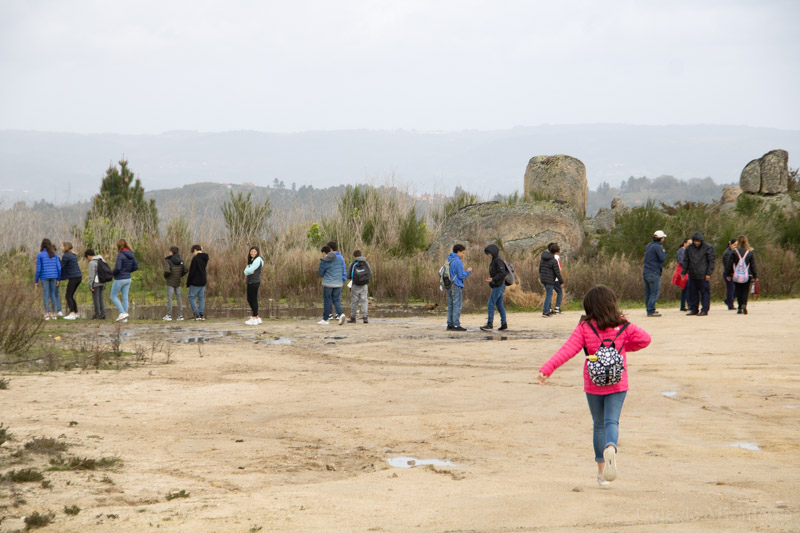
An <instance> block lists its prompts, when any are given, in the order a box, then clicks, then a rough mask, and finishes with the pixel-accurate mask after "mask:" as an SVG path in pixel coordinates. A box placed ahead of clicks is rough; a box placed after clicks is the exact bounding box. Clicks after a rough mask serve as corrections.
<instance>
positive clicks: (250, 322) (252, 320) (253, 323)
mask: <svg viewBox="0 0 800 533" xmlns="http://www.w3.org/2000/svg"><path fill="white" fill-rule="evenodd" d="M245 324H247V325H248V326H257V325H258V321H257V320H256V319H255V318H250V319H248V320H247V322H245Z"/></svg>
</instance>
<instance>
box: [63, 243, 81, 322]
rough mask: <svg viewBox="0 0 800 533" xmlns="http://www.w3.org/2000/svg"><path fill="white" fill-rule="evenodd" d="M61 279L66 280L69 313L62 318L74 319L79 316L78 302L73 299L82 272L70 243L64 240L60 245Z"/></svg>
mask: <svg viewBox="0 0 800 533" xmlns="http://www.w3.org/2000/svg"><path fill="white" fill-rule="evenodd" d="M61 252H62V255H61V281H65V280H66V282H67V296H66V297H67V307H68V308H69V314H68V315H67V316H65V317H64V320H75V319H76V318H80V315H79V314H78V303H77V302H76V301H75V291H76V290H77V289H78V285H80V284H81V280H82V279H83V274H82V273H81V268H80V266H79V265H78V256H77V255H75V254H74V253H73V252H72V243H71V242H65V243H63V244H62V245H61Z"/></svg>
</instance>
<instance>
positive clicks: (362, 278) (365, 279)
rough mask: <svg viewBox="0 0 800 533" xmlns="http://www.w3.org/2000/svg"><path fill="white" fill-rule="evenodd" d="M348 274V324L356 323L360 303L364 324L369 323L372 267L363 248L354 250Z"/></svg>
mask: <svg viewBox="0 0 800 533" xmlns="http://www.w3.org/2000/svg"><path fill="white" fill-rule="evenodd" d="M347 276H348V277H349V278H350V281H351V285H350V318H349V319H348V320H347V323H348V324H355V322H356V313H357V312H358V306H359V303H360V304H361V316H362V318H363V320H364V324H368V323H369V319H368V312H367V311H368V306H369V302H368V296H369V280H370V279H372V268H370V266H369V263H368V262H367V258H366V257H364V256H363V255H361V250H356V251H354V252H353V263H352V264H351V265H350V267H349V268H348V269H347Z"/></svg>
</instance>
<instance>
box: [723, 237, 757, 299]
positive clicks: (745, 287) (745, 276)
mask: <svg viewBox="0 0 800 533" xmlns="http://www.w3.org/2000/svg"><path fill="white" fill-rule="evenodd" d="M737 241H738V244H739V248H738V249H736V250H734V255H733V258H732V260H731V261H730V264H728V265H726V266H725V279H726V280H729V281H731V282H733V284H734V286H735V291H736V303H737V304H738V306H739V307H738V309H739V310H738V311H737V312H736V313H737V314H739V315H746V314H747V299H748V298H749V296H750V283H751V282H757V281H758V273H757V272H756V258H755V256H754V255H753V249H752V248H750V243H748V242H747V236H746V235H739V238H738V239H737Z"/></svg>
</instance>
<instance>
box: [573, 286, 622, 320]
mask: <svg viewBox="0 0 800 533" xmlns="http://www.w3.org/2000/svg"><path fill="white" fill-rule="evenodd" d="M583 309H584V310H585V311H586V314H585V315H583V316H582V317H581V321H582V322H589V321H590V320H592V319H594V321H595V322H597V329H598V330H602V329H609V328H615V327H617V326H621V325H622V324H624V323H625V322H627V320H625V317H623V316H622V313H620V312H619V308H618V307H617V295H616V294H614V291H612V290H611V289H609V288H608V287H606V286H605V285H595V286H594V287H592V288H591V289H589V291H588V292H587V293H586V296H584V297H583Z"/></svg>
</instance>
